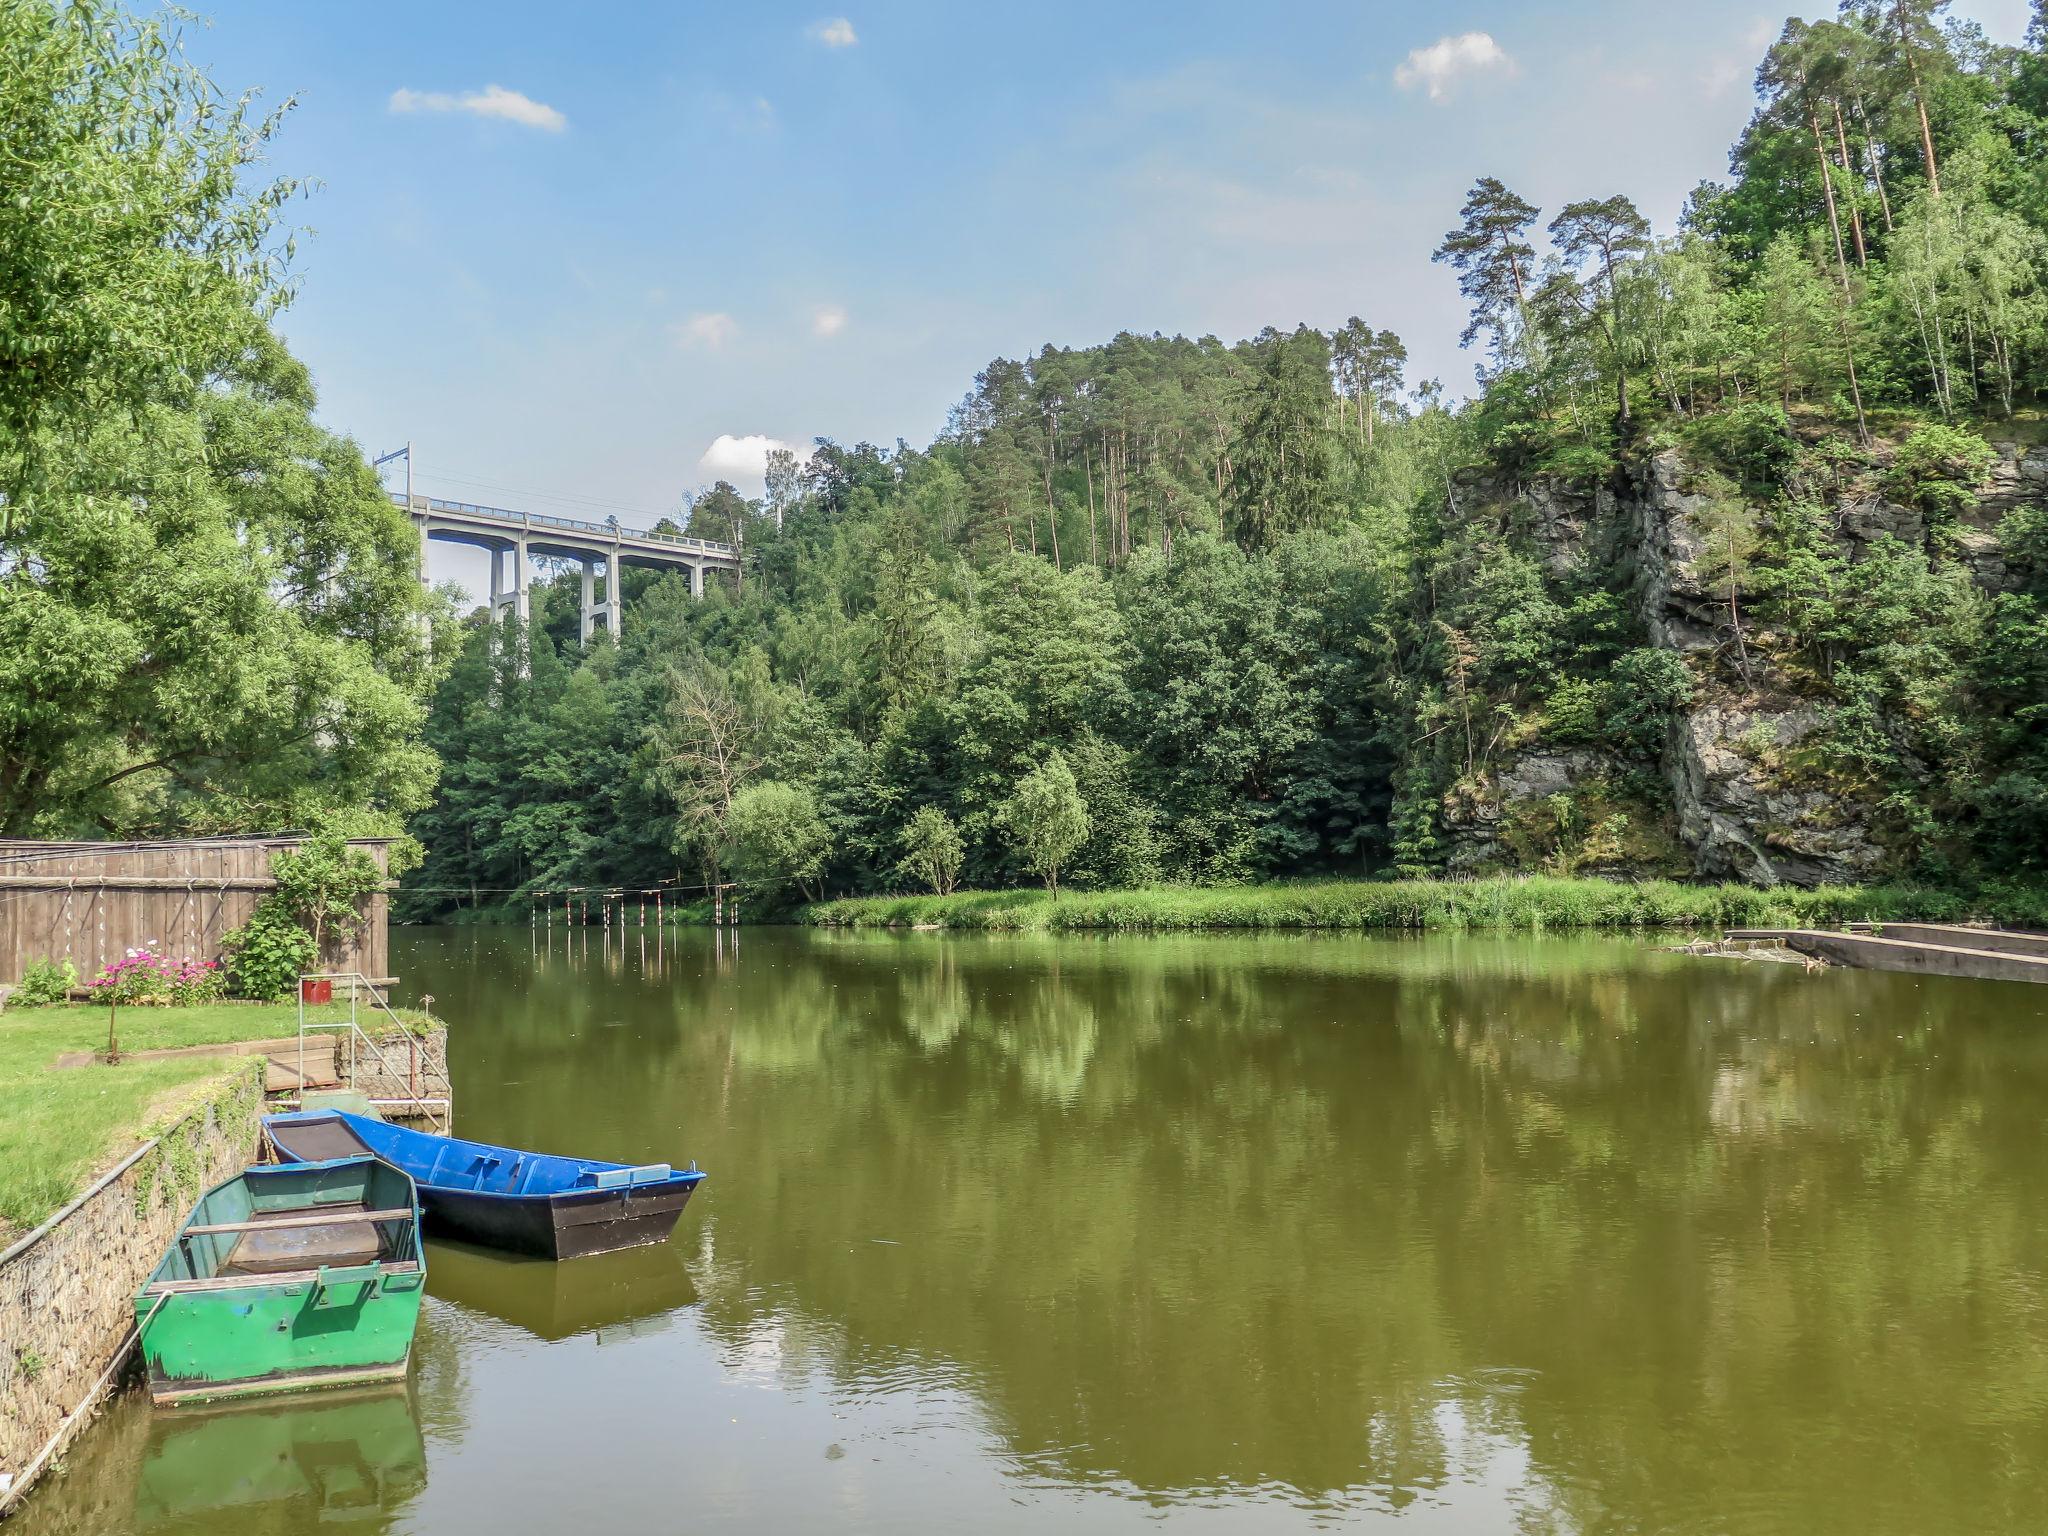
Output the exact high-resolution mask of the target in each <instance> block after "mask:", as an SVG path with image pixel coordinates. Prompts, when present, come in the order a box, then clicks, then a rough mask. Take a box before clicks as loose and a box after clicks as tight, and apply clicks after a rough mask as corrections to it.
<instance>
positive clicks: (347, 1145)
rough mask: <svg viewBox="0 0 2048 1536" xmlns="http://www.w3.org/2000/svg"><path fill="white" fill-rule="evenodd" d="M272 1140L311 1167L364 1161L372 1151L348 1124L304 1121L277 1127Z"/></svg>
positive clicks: (272, 1130) (328, 1121)
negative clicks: (340, 1159) (342, 1160)
mask: <svg viewBox="0 0 2048 1536" xmlns="http://www.w3.org/2000/svg"><path fill="white" fill-rule="evenodd" d="M270 1137H271V1140H273V1141H275V1142H276V1143H277V1144H278V1145H279V1146H282V1147H289V1148H291V1150H292V1152H293V1154H294V1155H295V1156H298V1157H302V1158H304V1159H305V1160H306V1161H307V1162H309V1163H324V1162H329V1161H331V1160H332V1159H334V1158H337V1157H361V1156H362V1155H363V1154H364V1153H366V1152H368V1151H369V1150H370V1149H369V1148H368V1147H366V1146H364V1145H363V1139H362V1138H361V1137H360V1136H358V1135H356V1133H355V1132H354V1131H353V1130H351V1129H350V1128H349V1124H348V1122H347V1121H345V1120H303V1121H297V1122H293V1123H290V1124H286V1125H273V1126H272V1127H270Z"/></svg>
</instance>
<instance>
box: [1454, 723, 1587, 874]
mask: <svg viewBox="0 0 2048 1536" xmlns="http://www.w3.org/2000/svg"><path fill="white" fill-rule="evenodd" d="M1611 766H1612V765H1611V763H1610V761H1609V760H1608V759H1607V758H1605V757H1603V756H1602V755H1601V754H1599V753H1597V752H1523V753H1521V754H1519V755H1518V756H1515V757H1512V758H1509V759H1508V760H1507V762H1505V763H1504V764H1502V765H1501V767H1500V768H1499V769H1498V770H1497V771H1496V772H1494V773H1492V774H1490V775H1488V776H1486V778H1485V779H1484V780H1483V781H1482V782H1480V783H1477V784H1473V785H1468V786H1466V787H1465V788H1463V789H1461V790H1459V791H1456V792H1454V793H1453V794H1452V795H1451V796H1450V797H1449V798H1448V799H1447V800H1446V801H1445V803H1444V826H1445V829H1446V830H1447V831H1448V832H1449V833H1450V834H1451V854H1450V859H1449V861H1448V862H1449V868H1450V872H1451V873H1452V874H1454V875H1474V874H1480V873H1482V872H1484V871H1486V870H1488V869H1493V868H1497V867H1499V866H1500V865H1502V864H1503V863H1506V862H1510V861H1511V860H1512V859H1513V857H1514V850H1512V849H1511V848H1509V847H1508V846H1506V845H1505V844H1504V843H1503V842H1502V834H1503V832H1504V831H1505V830H1506V827H1505V825H1504V823H1505V822H1506V821H1507V820H1508V819H1509V818H1512V817H1513V815H1514V814H1515V813H1516V812H1517V811H1518V810H1525V811H1526V810H1527V809H1530V808H1533V807H1535V806H1536V805H1538V804H1540V803H1546V802H1548V801H1549V799H1550V797H1551V796H1552V795H1561V794H1569V793H1571V792H1572V791H1573V790H1574V789H1576V788H1578V787H1580V786H1582V785H1585V784H1589V783H1594V782H1597V781H1598V780H1600V779H1602V778H1604V777H1606V776H1607V774H1608V772H1609V770H1610V768H1611Z"/></svg>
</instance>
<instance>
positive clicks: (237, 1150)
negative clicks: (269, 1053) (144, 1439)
mask: <svg viewBox="0 0 2048 1536" xmlns="http://www.w3.org/2000/svg"><path fill="white" fill-rule="evenodd" d="M260 1065H261V1064H260V1063H259V1062H255V1061H251V1062H250V1063H249V1064H248V1070H247V1071H246V1072H244V1073H242V1074H240V1075H239V1076H237V1078H236V1079H235V1080H234V1082H233V1084H232V1085H231V1086H230V1087H228V1088H225V1089H223V1090H221V1091H219V1092H217V1093H216V1094H214V1095H213V1097H212V1098H211V1099H210V1100H209V1101H208V1102H207V1103H205V1104H203V1105H201V1106H199V1107H198V1108H197V1109H195V1110H193V1111H192V1112H191V1113H190V1114H188V1115H187V1116H186V1117H185V1118H184V1119H183V1120H180V1121H179V1122H178V1123H177V1124H176V1125H174V1126H172V1127H171V1128H170V1129H169V1130H167V1131H165V1132H164V1133H163V1134H162V1135H161V1136H159V1137H157V1138H156V1139H155V1140H154V1141H151V1142H149V1143H147V1144H146V1145H144V1146H143V1147H142V1148H141V1149H140V1150H138V1151H136V1152H135V1153H133V1154H131V1155H130V1156H129V1157H128V1158H127V1159H125V1160H124V1161H123V1162H122V1163H121V1164H120V1165H119V1166H118V1167H116V1168H115V1169H114V1171H113V1172H112V1173H110V1174H108V1175H107V1176H106V1177H104V1178H102V1179H101V1180H100V1181H99V1182H98V1183H97V1184H95V1185H94V1186H93V1187H92V1188H91V1189H90V1190H88V1191H87V1192H86V1193H85V1195H84V1196H82V1197H81V1198H80V1199H79V1200H78V1201H76V1202H75V1203H73V1204H72V1205H70V1206H68V1207H66V1208H65V1209H64V1210H62V1211H60V1212H58V1213H57V1215H55V1216H54V1217H52V1218H51V1219H50V1220H49V1221H47V1222H45V1223H44V1224H43V1225H42V1226H40V1227H38V1228H37V1229H36V1230H35V1231H34V1232H31V1233H30V1234H29V1235H28V1236H27V1237H25V1238H23V1239H22V1240H21V1241H20V1242H18V1243H16V1244H15V1245H14V1246H13V1247H11V1248H9V1249H8V1250H7V1251H6V1253H4V1254H0V1514H4V1513H5V1512H6V1511H7V1510H8V1509H9V1508H10V1507H11V1506H12V1505H13V1503H14V1501H15V1500H17V1499H18V1498H20V1496H21V1495H22V1494H23V1493H25V1492H26V1491H27V1487H28V1485H27V1482H26V1481H24V1474H25V1473H26V1471H27V1469H28V1466H29V1463H30V1462H32V1461H33V1460H34V1459H35V1458H36V1456H37V1455H38V1454H39V1453H40V1452H41V1451H42V1449H43V1446H44V1445H45V1443H47V1442H48V1440H49V1439H50V1437H51V1435H53V1434H55V1433H56V1432H57V1430H58V1428H59V1426H60V1425H63V1424H64V1421H65V1417H66V1415H67V1414H71V1413H73V1412H74V1411H75V1410H77V1409H79V1408H81V1407H88V1406H89V1404H88V1403H87V1399H88V1398H89V1397H90V1396H91V1395H92V1392H93V1388H94V1384H95V1383H96V1382H98V1380H99V1379H100V1377H101V1376H102V1375H103V1374H104V1373H105V1371H106V1369H107V1367H108V1365H109V1364H110V1363H111V1362H112V1360H113V1357H114V1353H115V1351H116V1350H118V1349H119V1348H120V1347H121V1344H122V1341H123V1340H124V1339H125V1338H126V1337H127V1334H128V1331H129V1329H130V1328H131V1327H132V1326H133V1324H134V1321H135V1310H134V1296H135V1292H136V1290H137V1289H138V1288H139V1287H140V1286H141V1284H142V1282H143V1281H144V1280H146V1279H147V1278H148V1277H149V1272H150V1271H151V1270H152V1269H154V1268H155V1267H156V1263H157V1260H158V1259H160V1258H161V1257H162V1256H163V1252H164V1249H165V1247H166V1246H167V1245H168V1244H169V1243H170V1240H171V1238H172V1236H173V1235H174V1234H175V1233H176V1232H177V1230H178V1227H179V1225H180V1224H181V1223H182V1222H183V1220H184V1219H185V1216H186V1213H187V1212H189V1211H190V1210H191V1208H192V1205H193V1202H194V1201H195V1200H197V1199H198V1197H199V1194H200V1192H201V1191H202V1190H205V1189H207V1188H208V1187H210V1186H212V1185H214V1184H218V1183H220V1182H221V1181H222V1180H223V1179H227V1178H230V1177H232V1176H233V1175H234V1174H236V1173H239V1172H240V1171H241V1170H242V1169H244V1168H246V1167H247V1166H248V1165H249V1164H250V1163H252V1162H254V1161H255V1160H256V1149H257V1120H258V1117H259V1116H260V1115H261V1114H262V1112H263V1094H262V1078H261V1076H260V1071H259V1069H260ZM89 1417H90V1415H89V1414H86V1413H80V1414H78V1416H77V1418H76V1419H74V1420H73V1421H72V1423H71V1425H70V1427H69V1428H68V1429H67V1430H66V1433H65V1438H66V1440H68V1439H69V1438H70V1437H71V1435H72V1434H74V1433H76V1431H77V1430H78V1429H79V1428H80V1427H82V1426H83V1425H84V1424H85V1423H86V1422H87V1421H88V1419H89ZM62 1451H63V1446H62V1445H59V1446H58V1447H57V1452H56V1454H61V1453H62Z"/></svg>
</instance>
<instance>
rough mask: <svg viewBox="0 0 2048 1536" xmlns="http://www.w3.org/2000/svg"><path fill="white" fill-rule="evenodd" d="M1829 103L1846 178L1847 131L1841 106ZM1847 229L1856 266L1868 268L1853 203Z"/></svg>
mask: <svg viewBox="0 0 2048 1536" xmlns="http://www.w3.org/2000/svg"><path fill="white" fill-rule="evenodd" d="M1831 102H1832V105H1833V106H1834V109H1835V147H1836V148H1837V149H1838V150H1840V151H1841V156H1842V174H1843V175H1844V176H1848V175H1851V174H1853V173H1852V172H1851V171H1850V169H1849V131H1848V129H1846V128H1845V127H1843V126H1842V104H1841V103H1840V102H1839V101H1832V98H1831ZM1849 228H1850V231H1851V232H1852V233H1853V234H1854V235H1855V236H1856V265H1857V266H1859V267H1868V266H1869V265H1870V254H1869V252H1868V251H1866V250H1865V249H1864V248H1863V214H1862V211H1861V210H1860V209H1858V208H1857V206H1856V205H1855V204H1854V203H1853V202H1852V203H1850V204H1849Z"/></svg>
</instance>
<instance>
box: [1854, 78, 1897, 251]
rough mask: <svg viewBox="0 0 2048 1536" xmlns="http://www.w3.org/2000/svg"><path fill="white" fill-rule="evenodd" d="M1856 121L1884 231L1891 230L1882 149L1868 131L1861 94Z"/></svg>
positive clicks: (1889, 204)
mask: <svg viewBox="0 0 2048 1536" xmlns="http://www.w3.org/2000/svg"><path fill="white" fill-rule="evenodd" d="M1856 121H1857V122H1859V123H1861V124H1862V125H1863V154H1864V157H1865V158H1866V159H1867V160H1869V162H1870V179H1871V180H1872V181H1874V182H1876V183H1877V205H1878V207H1879V208H1881V209H1883V210H1884V232H1885V233H1886V234H1890V233H1891V232H1892V199H1891V194H1890V193H1889V192H1887V191H1885V189H1884V151H1883V147H1882V146H1881V145H1880V144H1879V143H1878V141H1877V135H1876V134H1874V133H1872V132H1871V131H1870V114H1869V113H1868V112H1866V111H1865V110H1864V108H1863V96H1862V94H1861V93H1860V92H1859V93H1858V94H1857V97H1856Z"/></svg>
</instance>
